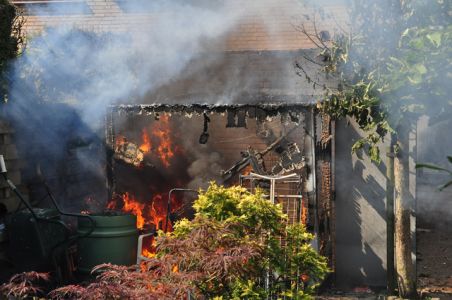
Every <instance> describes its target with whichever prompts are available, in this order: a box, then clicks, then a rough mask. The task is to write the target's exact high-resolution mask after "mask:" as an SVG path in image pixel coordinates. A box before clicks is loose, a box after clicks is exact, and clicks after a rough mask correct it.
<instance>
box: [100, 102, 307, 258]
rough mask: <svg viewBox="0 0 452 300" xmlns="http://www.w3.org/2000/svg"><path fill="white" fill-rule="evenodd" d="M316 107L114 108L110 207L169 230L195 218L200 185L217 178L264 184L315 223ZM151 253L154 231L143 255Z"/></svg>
mask: <svg viewBox="0 0 452 300" xmlns="http://www.w3.org/2000/svg"><path fill="white" fill-rule="evenodd" d="M311 113H312V112H311V110H310V109H308V108H307V107H303V106H299V107H296V106H295V107H291V108H290V109H289V108H287V107H284V106H279V107H278V106H276V107H271V106H269V107H265V106H261V107H259V106H230V107H227V106H224V107H222V106H202V105H193V106H164V105H135V106H114V107H111V111H110V113H109V114H108V117H107V120H106V129H107V130H106V140H107V177H108V190H109V199H110V201H108V203H107V205H106V209H107V210H122V211H124V212H128V213H131V214H133V215H136V216H137V227H138V228H139V229H141V230H143V231H149V230H151V231H157V230H163V231H171V230H172V226H173V224H174V222H175V221H177V220H179V219H181V218H188V219H190V218H192V217H193V210H192V203H193V200H194V199H195V197H196V193H197V191H198V190H199V189H204V188H206V187H207V186H208V184H209V182H211V181H215V182H216V183H218V184H222V185H226V186H231V185H239V184H240V185H242V186H244V187H246V188H248V189H250V190H252V189H254V188H256V187H259V188H261V189H264V190H265V191H268V196H269V199H270V197H272V200H273V201H275V202H276V203H281V204H282V206H283V208H284V211H285V212H286V213H287V214H288V216H289V219H290V222H303V223H304V224H308V225H311V228H313V227H314V224H313V222H312V221H313V220H310V218H309V212H308V206H309V198H308V181H309V180H312V179H311V178H310V176H312V171H311V170H312V162H313V157H311V155H312V150H311V149H310V147H311V146H312V145H311V144H310V143H311V141H310V137H312V134H310V133H309V131H310V128H309V127H308V126H307V124H309V123H307V121H309V120H311V119H312V116H311ZM288 174H290V175H292V176H293V177H290V178H288V179H286V180H284V177H283V176H285V175H288ZM266 176H267V177H266ZM272 178H274V179H275V180H273V181H272V180H271V179H272ZM311 202H312V201H311ZM152 252H153V247H152V237H150V239H149V241H146V242H145V244H144V246H143V254H144V255H145V256H152Z"/></svg>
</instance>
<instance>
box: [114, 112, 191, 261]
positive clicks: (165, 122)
mask: <svg viewBox="0 0 452 300" xmlns="http://www.w3.org/2000/svg"><path fill="white" fill-rule="evenodd" d="M140 137H141V140H140V141H139V142H137V141H136V140H135V141H131V140H128V139H127V138H126V137H125V136H122V135H118V136H116V145H115V157H116V158H117V159H120V160H122V161H124V162H126V163H127V164H128V165H129V166H130V165H131V166H133V167H136V170H139V169H142V168H143V167H147V166H149V167H150V168H149V170H159V171H160V172H168V171H170V172H171V171H172V170H171V169H170V167H171V166H172V165H171V164H172V160H173V159H174V157H175V154H176V153H182V151H181V148H180V147H179V145H177V143H175V142H174V140H175V139H174V136H173V132H172V130H171V126H170V120H169V116H167V115H163V116H161V117H160V118H159V120H157V121H155V122H153V123H152V124H150V125H148V126H145V127H144V128H143V129H142V130H141V136H140ZM156 166H157V167H156ZM158 166H160V167H158ZM177 183H178V182H175V181H172V182H171V183H168V184H167V185H166V186H165V184H163V185H160V184H152V186H151V187H150V188H149V196H147V197H148V198H147V199H144V198H143V197H144V196H143V194H141V196H139V197H137V194H136V193H134V192H133V191H132V190H131V189H130V188H128V189H127V192H124V193H122V194H120V195H119V197H116V199H115V200H112V201H110V202H109V203H108V205H107V209H110V210H113V209H121V210H122V211H125V212H128V213H131V214H134V215H136V216H137V228H139V229H144V228H148V227H149V228H152V229H155V230H164V231H172V229H173V226H172V224H171V220H169V218H167V214H168V211H167V210H168V208H167V206H168V192H169V189H170V188H171V185H173V184H174V185H177ZM171 198H172V199H171V203H170V207H171V212H174V211H175V210H177V209H179V208H180V206H181V205H180V204H178V203H179V202H180V201H178V200H177V198H176V197H175V195H173V196H172V197H171ZM167 219H168V220H169V222H168V224H166V223H167ZM154 243H155V241H154V239H146V241H145V243H144V244H145V246H144V247H143V255H144V256H146V257H152V256H153V255H154V253H155V245H154Z"/></svg>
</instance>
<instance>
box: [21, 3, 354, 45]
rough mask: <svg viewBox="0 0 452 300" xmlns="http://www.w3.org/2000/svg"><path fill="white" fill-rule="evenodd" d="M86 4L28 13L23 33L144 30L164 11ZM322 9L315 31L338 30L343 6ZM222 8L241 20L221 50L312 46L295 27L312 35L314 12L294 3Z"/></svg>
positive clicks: (115, 4)
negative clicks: (81, 8)
mask: <svg viewBox="0 0 452 300" xmlns="http://www.w3.org/2000/svg"><path fill="white" fill-rule="evenodd" d="M53 5H54V6H55V8H56V9H57V10H58V9H61V10H64V7H63V4H53ZM59 5H60V6H61V8H59V7H58V6H59ZM86 5H87V7H88V10H87V12H86V13H83V14H66V15H62V14H60V15H58V14H49V15H43V16H35V15H33V12H31V13H30V15H28V16H27V17H26V18H27V21H26V32H27V34H28V35H30V36H33V35H36V34H39V33H40V32H41V31H42V30H43V29H44V28H45V27H52V26H63V25H68V24H74V25H75V26H76V27H77V28H81V29H84V30H89V31H95V32H105V31H108V32H125V31H146V30H149V26H145V25H152V24H155V23H154V20H156V19H157V18H160V17H162V16H163V17H164V15H165V12H160V13H156V12H149V13H136V12H125V11H124V10H123V9H122V8H121V7H120V6H119V5H118V4H117V2H116V1H115V0H88V1H86ZM323 8H324V10H325V11H326V12H327V14H330V15H329V16H328V17H327V18H326V19H325V20H320V18H319V17H317V22H316V23H317V25H318V26H317V31H321V30H330V31H332V30H334V28H338V26H337V25H338V24H344V23H345V21H344V20H345V16H346V12H345V8H344V7H343V6H337V5H329V6H328V5H327V6H324V7H323ZM224 9H225V10H234V11H240V16H241V17H240V19H239V21H237V22H236V23H237V24H236V26H235V27H234V28H233V29H232V30H231V31H230V33H229V34H228V35H227V36H226V37H225V44H224V45H223V46H222V47H223V50H226V51H243V50H259V51H263V50H295V49H306V48H313V47H314V46H315V45H314V44H313V43H312V41H310V40H309V39H308V38H307V37H306V35H304V34H302V33H300V31H299V30H298V29H297V28H296V25H299V24H301V23H305V24H306V28H307V29H308V31H310V32H312V33H314V32H315V31H314V27H313V23H312V22H310V21H306V20H305V19H304V17H303V15H310V16H313V15H314V14H313V11H312V10H311V9H307V8H305V7H302V6H301V5H300V4H299V1H297V0H279V1H270V0H261V1H240V0H228V1H226V2H225V8H224ZM311 20H312V18H311Z"/></svg>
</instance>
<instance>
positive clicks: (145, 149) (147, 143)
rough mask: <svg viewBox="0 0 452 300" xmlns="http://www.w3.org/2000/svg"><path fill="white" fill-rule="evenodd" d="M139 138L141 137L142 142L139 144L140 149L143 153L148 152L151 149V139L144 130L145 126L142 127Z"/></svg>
mask: <svg viewBox="0 0 452 300" xmlns="http://www.w3.org/2000/svg"><path fill="white" fill-rule="evenodd" d="M141 138H142V139H143V144H141V146H140V150H141V151H143V153H148V152H149V151H151V139H150V138H149V135H148V134H147V132H146V128H143V132H142V134H141Z"/></svg>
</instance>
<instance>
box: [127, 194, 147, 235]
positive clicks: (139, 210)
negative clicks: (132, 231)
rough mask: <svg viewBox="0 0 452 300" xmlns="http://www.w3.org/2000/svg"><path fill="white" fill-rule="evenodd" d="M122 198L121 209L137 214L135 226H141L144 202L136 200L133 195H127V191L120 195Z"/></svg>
mask: <svg viewBox="0 0 452 300" xmlns="http://www.w3.org/2000/svg"><path fill="white" fill-rule="evenodd" d="M122 200H123V201H124V207H123V210H124V211H126V212H130V213H132V214H134V215H136V216H137V228H140V229H141V228H143V226H144V223H145V220H144V217H143V209H144V207H145V205H144V204H142V203H140V202H138V201H136V200H135V199H134V198H133V197H131V196H130V195H129V193H125V194H124V195H122Z"/></svg>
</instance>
